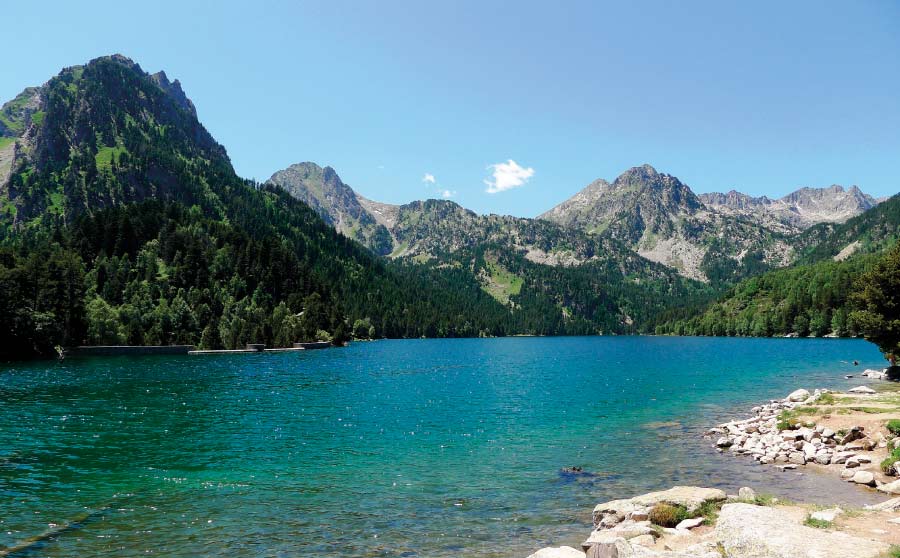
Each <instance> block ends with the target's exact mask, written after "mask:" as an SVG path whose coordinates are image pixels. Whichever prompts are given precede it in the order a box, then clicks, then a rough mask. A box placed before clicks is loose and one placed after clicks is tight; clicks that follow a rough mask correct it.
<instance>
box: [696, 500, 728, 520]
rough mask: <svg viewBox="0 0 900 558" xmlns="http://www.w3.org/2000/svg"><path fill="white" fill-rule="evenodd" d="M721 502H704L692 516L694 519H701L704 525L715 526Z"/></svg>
mask: <svg viewBox="0 0 900 558" xmlns="http://www.w3.org/2000/svg"><path fill="white" fill-rule="evenodd" d="M722 504H723V502H713V501H706V502H703V504H702V505H701V506H700V508H699V509H698V510H697V513H696V514H694V517H703V524H704V525H715V524H716V519H718V517H719V510H721V509H722Z"/></svg>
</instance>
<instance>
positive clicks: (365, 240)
mask: <svg viewBox="0 0 900 558" xmlns="http://www.w3.org/2000/svg"><path fill="white" fill-rule="evenodd" d="M268 182H269V183H270V184H274V185H276V186H278V187H280V188H282V189H284V190H286V191H287V192H288V193H289V194H291V195H292V196H294V197H295V198H297V199H298V200H301V201H303V202H304V203H306V204H307V205H309V206H310V207H312V208H313V209H314V210H315V211H316V213H318V214H319V216H320V217H322V219H324V220H325V222H326V223H328V224H329V225H331V226H333V227H334V228H336V229H337V230H338V231H340V232H341V233H343V234H344V236H346V237H348V238H352V239H353V240H355V241H357V242H359V243H360V244H363V245H364V246H367V247H368V248H369V249H371V250H372V251H373V252H375V253H376V254H378V255H380V256H383V255H386V254H389V253H390V252H391V251H392V250H393V241H392V239H391V235H390V233H389V232H388V230H387V228H386V227H384V226H383V225H382V224H380V223H379V222H378V221H377V220H376V219H375V218H373V216H372V214H370V212H369V211H368V210H367V209H366V208H364V207H363V205H362V204H361V203H360V202H361V199H359V198H358V196H357V195H356V193H355V192H354V191H353V190H352V189H351V188H350V187H349V186H347V185H346V184H344V183H343V182H342V181H341V179H340V177H339V176H338V175H337V173H336V172H334V169H332V168H331V167H325V168H324V169H323V168H322V167H320V166H318V165H316V164H315V163H298V164H296V165H291V166H290V167H288V168H286V169H284V170H281V171H278V172H276V173H275V174H273V175H272V177H271V178H269V180H268Z"/></svg>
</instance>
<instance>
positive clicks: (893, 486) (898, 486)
mask: <svg viewBox="0 0 900 558" xmlns="http://www.w3.org/2000/svg"><path fill="white" fill-rule="evenodd" d="M878 490H880V491H882V492H887V493H888V494H900V480H895V481H894V482H889V483H887V484H882V485H881V486H879V487H878Z"/></svg>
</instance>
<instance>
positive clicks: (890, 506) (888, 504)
mask: <svg viewBox="0 0 900 558" xmlns="http://www.w3.org/2000/svg"><path fill="white" fill-rule="evenodd" d="M866 509H867V510H872V511H888V512H892V511H898V510H900V498H891V499H890V500H887V501H885V502H881V503H880V504H872V505H871V506H866Z"/></svg>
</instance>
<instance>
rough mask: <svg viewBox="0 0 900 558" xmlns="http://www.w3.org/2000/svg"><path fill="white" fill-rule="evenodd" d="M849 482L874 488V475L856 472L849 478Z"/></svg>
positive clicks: (868, 472) (867, 472)
mask: <svg viewBox="0 0 900 558" xmlns="http://www.w3.org/2000/svg"><path fill="white" fill-rule="evenodd" d="M850 482H855V483H856V484H865V485H868V486H875V475H873V474H872V473H871V472H870V471H857V472H856V474H854V475H853V476H852V477H851V478H850Z"/></svg>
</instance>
